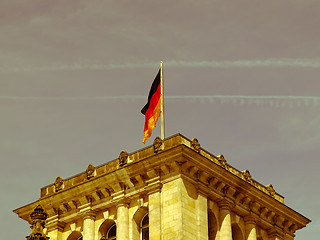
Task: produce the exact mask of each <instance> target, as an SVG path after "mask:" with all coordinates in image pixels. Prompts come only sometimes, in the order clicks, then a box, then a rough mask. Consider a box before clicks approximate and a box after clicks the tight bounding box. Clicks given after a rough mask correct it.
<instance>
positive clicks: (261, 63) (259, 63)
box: [0, 58, 320, 73]
mask: <svg viewBox="0 0 320 240" xmlns="http://www.w3.org/2000/svg"><path fill="white" fill-rule="evenodd" d="M164 65H165V67H169V68H175V67H183V68H254V67H264V68H266V67H273V68H283V67H299V68H320V59H318V58H311V59H310V58H305V59H298V58H279V59H276V58H270V59H262V60H261V59H260V60H259V59H257V60H254V59H253V60H235V61H216V60H212V61H180V60H168V61H164ZM158 66H159V62H147V63H146V62H145V63H124V64H102V63H101V64H82V63H73V64H60V65H52V66H26V67H19V66H6V65H5V66H0V72H2V73H8V72H12V73H19V72H43V71H78V70H113V69H138V68H157V67H158Z"/></svg>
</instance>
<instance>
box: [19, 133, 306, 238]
mask: <svg viewBox="0 0 320 240" xmlns="http://www.w3.org/2000/svg"><path fill="white" fill-rule="evenodd" d="M194 142H195V141H194ZM194 145H195V144H194V143H193V145H192V141H190V140H188V139H186V138H185V137H183V136H182V135H175V136H173V137H171V138H168V139H166V140H165V141H164V143H163V149H162V150H161V151H158V152H155V151H154V148H153V146H150V147H147V148H145V149H142V150H140V151H138V152H135V153H132V154H128V156H126V157H127V158H126V163H125V164H122V165H121V166H120V165H119V161H118V159H116V160H114V161H112V162H110V163H107V164H104V165H102V166H99V167H96V168H95V174H94V175H93V176H91V177H90V178H89V179H88V177H87V173H86V172H84V173H80V174H79V175H77V176H74V177H72V178H69V179H64V180H63V189H60V190H59V191H58V192H56V191H55V185H54V184H52V185H49V186H46V187H44V188H42V189H41V198H40V199H39V200H38V201H37V202H35V203H31V204H29V205H27V206H25V207H22V208H19V209H17V210H15V213H17V214H19V216H20V217H21V218H23V219H25V220H27V217H28V216H29V214H30V213H31V211H32V210H33V209H34V207H35V205H37V204H39V203H40V204H41V205H42V206H44V207H45V208H46V210H47V212H48V214H49V217H50V216H53V215H59V216H60V218H62V219H70V216H77V214H78V213H80V212H81V211H80V210H81V209H82V208H83V206H86V205H89V206H90V208H92V209H93V210H99V209H103V208H107V207H110V206H115V205H116V204H117V203H118V202H119V199H122V198H127V199H131V198H134V197H137V196H139V195H143V194H151V193H152V192H155V191H161V187H162V184H164V183H165V182H167V181H170V180H172V179H174V178H179V177H182V178H185V179H187V180H188V181H191V182H192V183H194V185H195V186H196V188H197V189H199V191H200V192H201V194H203V195H205V196H208V198H211V199H213V200H214V201H216V202H221V201H229V202H232V203H234V206H233V207H232V210H233V211H235V212H237V213H238V214H239V215H242V216H245V215H247V214H250V213H252V214H254V215H255V216H259V217H260V218H261V221H260V224H263V225H264V226H265V227H266V228H267V227H269V226H272V225H276V226H278V227H279V228H281V229H284V230H285V231H286V232H289V233H292V232H294V231H295V230H296V229H299V228H302V227H304V226H305V225H306V224H307V223H308V222H309V221H310V220H308V219H306V218H305V217H303V216H302V215H300V214H299V213H297V212H295V211H294V210H292V209H290V208H288V207H287V206H285V205H284V204H283V197H281V196H280V195H279V194H277V193H274V192H272V195H270V191H271V190H272V189H271V190H270V189H269V190H268V189H267V188H266V187H265V186H263V185H261V184H259V183H258V182H256V181H255V180H253V179H252V178H251V174H250V173H249V172H248V171H244V172H240V171H238V170H237V169H235V168H233V167H232V166H230V165H229V164H227V163H226V160H225V158H224V157H223V155H220V156H219V157H215V156H214V155H212V154H210V153H208V152H206V151H205V150H203V149H202V148H200V145H197V146H196V147H195V146H194ZM244 174H245V175H244Z"/></svg>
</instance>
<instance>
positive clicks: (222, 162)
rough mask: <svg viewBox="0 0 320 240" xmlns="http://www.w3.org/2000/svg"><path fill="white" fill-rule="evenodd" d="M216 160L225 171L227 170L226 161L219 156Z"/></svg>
mask: <svg viewBox="0 0 320 240" xmlns="http://www.w3.org/2000/svg"><path fill="white" fill-rule="evenodd" d="M217 159H218V161H219V164H220V166H221V167H223V168H225V169H226V168H227V160H226V159H225V158H224V156H223V155H222V154H221V155H219V156H217Z"/></svg>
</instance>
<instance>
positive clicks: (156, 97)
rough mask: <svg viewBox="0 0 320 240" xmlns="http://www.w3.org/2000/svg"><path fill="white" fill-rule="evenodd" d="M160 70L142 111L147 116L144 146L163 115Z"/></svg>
mask: <svg viewBox="0 0 320 240" xmlns="http://www.w3.org/2000/svg"><path fill="white" fill-rule="evenodd" d="M160 70H161V69H159V72H158V74H157V76H156V78H155V79H154V81H153V83H152V86H151V89H150V92H149V96H148V102H147V104H146V105H145V106H144V107H143V108H142V109H141V113H142V114H143V115H145V124H144V138H143V145H144V144H145V143H146V140H147V139H148V138H149V137H150V136H151V134H152V129H154V128H155V127H156V123H157V121H158V119H159V117H160V114H161V79H160V74H161V73H160Z"/></svg>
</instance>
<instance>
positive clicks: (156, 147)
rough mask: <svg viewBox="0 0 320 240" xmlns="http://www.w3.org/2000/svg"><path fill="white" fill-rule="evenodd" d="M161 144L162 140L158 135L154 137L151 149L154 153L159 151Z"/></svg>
mask: <svg viewBox="0 0 320 240" xmlns="http://www.w3.org/2000/svg"><path fill="white" fill-rule="evenodd" d="M162 144H163V140H162V139H161V138H160V137H156V138H155V139H154V141H153V151H154V152H155V153H157V152H159V151H160V150H162V149H161V146H162Z"/></svg>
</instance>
